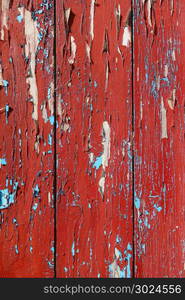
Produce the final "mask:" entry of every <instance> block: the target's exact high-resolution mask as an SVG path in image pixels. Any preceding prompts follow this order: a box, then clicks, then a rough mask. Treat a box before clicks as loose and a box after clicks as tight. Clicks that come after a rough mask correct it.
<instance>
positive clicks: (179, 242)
mask: <svg viewBox="0 0 185 300" xmlns="http://www.w3.org/2000/svg"><path fill="white" fill-rule="evenodd" d="M134 3H135V8H134V15H135V26H134V28H135V34H134V42H135V43H134V60H135V69H134V100H135V272H136V277H185V265H184V258H185V248H184V246H185V231H184V226H185V218H184V215H185V193H184V191H185V181H184V179H185V178H184V174H185V160H184V149H185V139H184V137H185V136H184V128H185V127H184V104H185V103H184V74H185V68H184V63H183V56H184V47H185V42H184V34H185V29H184V26H183V25H182V24H183V20H184V16H185V15H184V12H185V3H184V1H165V0H164V1H149V0H148V1H134Z"/></svg>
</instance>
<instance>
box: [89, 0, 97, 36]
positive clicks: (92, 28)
mask: <svg viewBox="0 0 185 300" xmlns="http://www.w3.org/2000/svg"><path fill="white" fill-rule="evenodd" d="M95 3H96V0H91V6H90V36H91V41H93V39H94V13H95Z"/></svg>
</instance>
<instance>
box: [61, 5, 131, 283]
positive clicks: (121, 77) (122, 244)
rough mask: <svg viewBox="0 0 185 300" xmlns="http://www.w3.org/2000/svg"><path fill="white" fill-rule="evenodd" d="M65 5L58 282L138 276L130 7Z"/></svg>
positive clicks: (62, 55)
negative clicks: (128, 33) (127, 32)
mask: <svg viewBox="0 0 185 300" xmlns="http://www.w3.org/2000/svg"><path fill="white" fill-rule="evenodd" d="M57 3H58V4H57V45H58V47H57V121H58V129H57V174H58V178H57V188H58V197H57V241H58V242H57V253H58V256H57V276H59V277H112V276H113V277H120V276H121V274H122V273H123V274H125V276H131V272H132V258H131V257H130V256H131V255H132V249H131V247H129V246H128V245H129V244H130V245H131V246H132V169H131V159H130V158H129V157H130V155H131V135H132V118H131V114H132V95H131V93H132V82H131V45H130V43H129V44H128V47H125V46H122V38H123V30H124V27H125V26H127V23H128V16H129V12H130V1H124V3H123V4H122V3H120V1H108V2H105V1H98V2H97V3H95V1H89V0H88V1H79V0H78V1H73V0H71V1H59V2H57ZM119 5H120V6H119ZM119 11H120V16H119ZM116 12H117V15H116ZM64 28H65V30H64ZM129 30H130V29H129ZM73 43H75V44H73ZM73 48H75V57H73ZM103 127H104V128H105V132H103ZM109 131H110V132H109ZM103 135H104V137H103ZM103 143H104V144H103ZM101 156H103V161H102V163H101ZM104 181H105V182H104ZM100 186H101V187H100ZM103 186H104V192H103ZM127 247H128V248H129V250H127ZM119 251H120V253H119ZM124 251H125V252H124ZM126 257H128V260H126ZM130 269H131V270H130Z"/></svg>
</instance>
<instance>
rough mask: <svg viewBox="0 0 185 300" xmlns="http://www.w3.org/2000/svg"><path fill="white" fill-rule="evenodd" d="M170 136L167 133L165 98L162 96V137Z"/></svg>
mask: <svg viewBox="0 0 185 300" xmlns="http://www.w3.org/2000/svg"><path fill="white" fill-rule="evenodd" d="M165 138H168V134H167V117H166V109H165V106H164V101H163V98H161V139H165Z"/></svg>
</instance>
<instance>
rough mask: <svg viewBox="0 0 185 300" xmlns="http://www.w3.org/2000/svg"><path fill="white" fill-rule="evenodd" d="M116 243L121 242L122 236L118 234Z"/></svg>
mask: <svg viewBox="0 0 185 300" xmlns="http://www.w3.org/2000/svg"><path fill="white" fill-rule="evenodd" d="M116 243H117V244H119V243H121V238H120V236H119V235H118V234H117V236H116Z"/></svg>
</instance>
